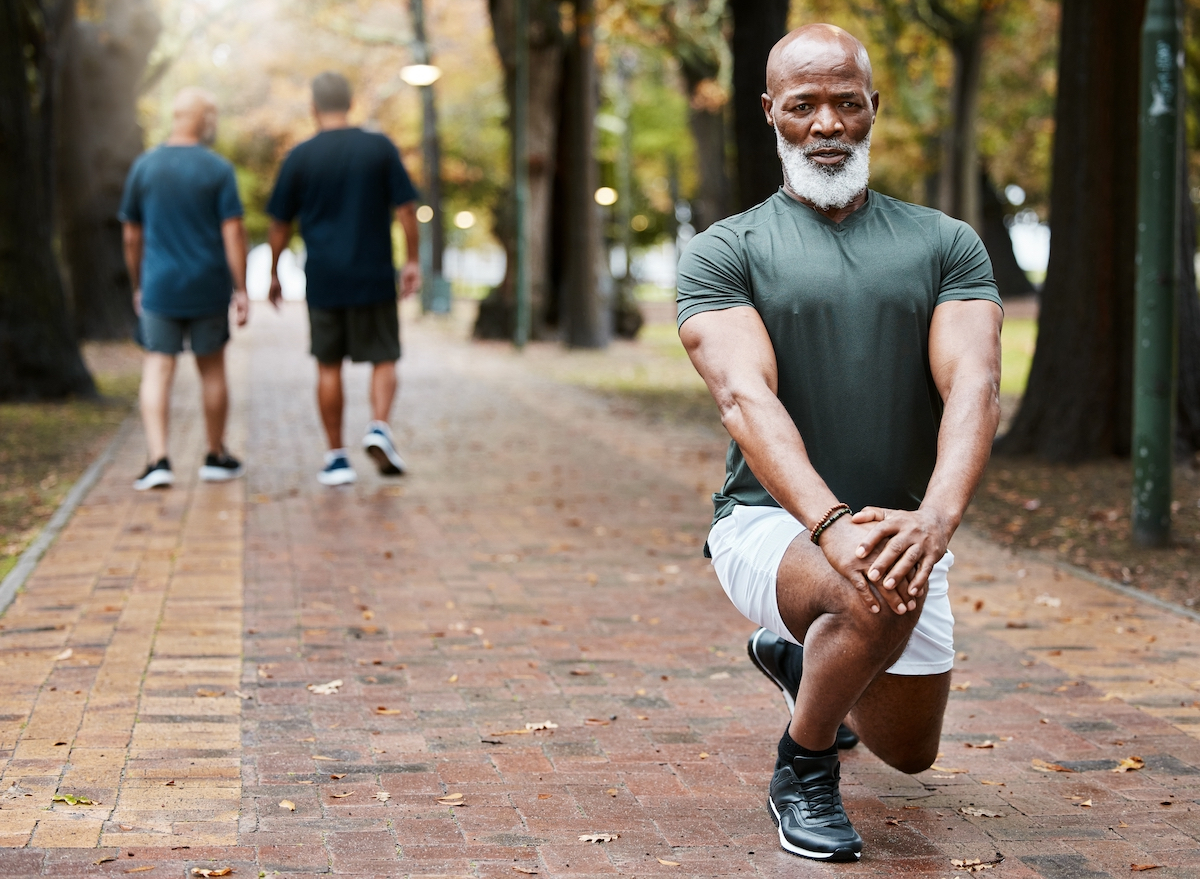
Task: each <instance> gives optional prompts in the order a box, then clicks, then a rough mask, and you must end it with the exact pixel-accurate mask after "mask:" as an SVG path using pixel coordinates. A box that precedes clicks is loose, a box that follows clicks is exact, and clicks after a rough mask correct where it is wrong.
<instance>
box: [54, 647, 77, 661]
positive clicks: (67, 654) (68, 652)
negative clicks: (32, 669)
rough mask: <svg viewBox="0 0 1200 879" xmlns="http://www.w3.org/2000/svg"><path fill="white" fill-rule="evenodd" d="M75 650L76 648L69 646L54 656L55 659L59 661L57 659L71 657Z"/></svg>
mask: <svg viewBox="0 0 1200 879" xmlns="http://www.w3.org/2000/svg"><path fill="white" fill-rule="evenodd" d="M74 652H75V651H74V650H72V649H71V648H70V647H68V648H67V649H66V650H64V651H63V652H62V653H60V654H58V655H57V656H55V657H54V659H55V661H57V660H60V659H70V658H71V654H72V653H74Z"/></svg>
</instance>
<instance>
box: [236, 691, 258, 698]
mask: <svg viewBox="0 0 1200 879" xmlns="http://www.w3.org/2000/svg"><path fill="white" fill-rule="evenodd" d="M233 695H235V696H237V697H238V698H239V699H253V698H254V697H253V696H251V695H250V694H249V693H243V692H242V691H241V690H234V691H233Z"/></svg>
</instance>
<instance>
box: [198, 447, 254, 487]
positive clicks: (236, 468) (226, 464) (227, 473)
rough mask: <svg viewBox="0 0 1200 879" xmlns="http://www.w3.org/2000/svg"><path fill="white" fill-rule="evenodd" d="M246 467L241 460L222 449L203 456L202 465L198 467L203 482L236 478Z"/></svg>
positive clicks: (226, 480)
mask: <svg viewBox="0 0 1200 879" xmlns="http://www.w3.org/2000/svg"><path fill="white" fill-rule="evenodd" d="M245 472H246V468H245V467H243V466H242V462H241V461H239V460H238V459H237V458H235V457H233V455H231V454H229V453H228V452H227V451H225V450H224V449H221V451H220V452H219V453H213V452H209V453H208V455H207V456H205V458H204V466H203V467H201V468H200V478H201V479H203V480H204V481H205V482H228V481H229V480H230V479H237V478H238V477H239V476H241V475H242V474H243V473H245Z"/></svg>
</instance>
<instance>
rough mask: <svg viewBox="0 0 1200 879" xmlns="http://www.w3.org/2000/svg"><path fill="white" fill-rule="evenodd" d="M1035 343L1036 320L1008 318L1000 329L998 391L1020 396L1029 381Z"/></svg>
mask: <svg viewBox="0 0 1200 879" xmlns="http://www.w3.org/2000/svg"><path fill="white" fill-rule="evenodd" d="M1036 345H1037V320H1036V319H1034V318H1028V317H1026V318H1008V319H1006V320H1005V321H1004V329H1003V330H1001V331H1000V393H1001V394H1005V395H1009V396H1020V395H1021V394H1023V393H1025V384H1026V383H1027V382H1028V381H1029V367H1030V365H1031V364H1032V363H1033V349H1034V347H1035V346H1036Z"/></svg>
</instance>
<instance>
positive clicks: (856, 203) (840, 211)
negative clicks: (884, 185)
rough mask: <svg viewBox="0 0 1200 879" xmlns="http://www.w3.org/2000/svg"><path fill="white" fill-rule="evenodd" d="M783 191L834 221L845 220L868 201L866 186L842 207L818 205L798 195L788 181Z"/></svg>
mask: <svg viewBox="0 0 1200 879" xmlns="http://www.w3.org/2000/svg"><path fill="white" fill-rule="evenodd" d="M783 191H784V192H785V193H786V194H787V195H788V196H789V197H790V198H794V199H795V200H796V201H798V202H800V203H801V204H805V205H808V206H809V207H810V208H812V209H813V210H814V211H816V212H817V213H818V214H820V215H821V216H823V217H825V218H827V219H828V220H829V221H830V222H832V223H842V222H844V221H845V219H846V218H847V217H848V216H850V215H851V214H852V213H854V212H855V211H857V210H858V209H859V208H861V207H862V206H863V205H865V204H866V203H867V190H866V189H865V188H864V189H863V191H862V192H860V193H859V194H858V195H856V196H854V198H852V199H851V200H850V203H849V204H847V205H846V206H845V207H840V208H822V207H817V206H816V205H815V204H813V203H812V202H811V201H809V200H808V199H807V198H805V197H804V196H802V195H797V194H796V192H795V190H793V189H792V187H791V186H789V185H788V184H787V183H784V184H783Z"/></svg>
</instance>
